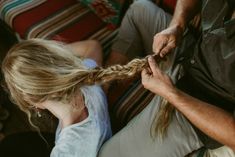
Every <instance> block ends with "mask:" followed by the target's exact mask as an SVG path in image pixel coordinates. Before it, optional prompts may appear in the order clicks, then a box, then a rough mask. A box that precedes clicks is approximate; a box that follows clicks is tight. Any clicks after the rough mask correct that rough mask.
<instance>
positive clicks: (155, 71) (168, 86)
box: [141, 56, 176, 98]
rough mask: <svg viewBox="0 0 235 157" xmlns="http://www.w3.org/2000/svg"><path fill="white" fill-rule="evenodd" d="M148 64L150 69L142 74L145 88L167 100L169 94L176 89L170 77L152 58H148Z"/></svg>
mask: <svg viewBox="0 0 235 157" xmlns="http://www.w3.org/2000/svg"><path fill="white" fill-rule="evenodd" d="M148 63H149V68H148V69H144V70H143V71H142V73H141V77H142V84H143V86H144V88H146V89H148V90H150V91H152V92H153V93H155V94H158V95H160V96H162V97H165V98H166V97H167V94H170V93H171V92H174V91H175V89H176V88H175V87H174V85H173V83H172V81H171V79H170V77H169V76H168V75H166V74H164V73H163V72H162V71H161V70H160V69H159V67H158V65H157V64H156V62H155V61H154V59H153V57H152V56H150V57H148Z"/></svg>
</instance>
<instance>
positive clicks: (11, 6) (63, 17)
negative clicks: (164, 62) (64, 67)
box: [0, 0, 153, 131]
mask: <svg viewBox="0 0 235 157" xmlns="http://www.w3.org/2000/svg"><path fill="white" fill-rule="evenodd" d="M0 18H1V19H2V20H3V21H5V23H7V24H8V25H9V26H10V27H11V28H12V30H14V31H15V32H17V33H18V34H19V36H20V38H22V39H30V38H43V39H54V40H59V41H63V42H67V43H70V42H74V41H80V40H85V39H96V40H98V41H100V42H101V44H102V46H103V49H104V52H105V54H107V53H108V52H109V51H110V47H111V44H112V43H113V41H114V40H115V36H116V34H117V31H118V30H117V29H110V28H108V27H107V24H106V23H104V22H103V21H102V20H101V19H100V18H99V17H98V16H97V15H95V14H94V13H93V12H92V11H91V10H90V9H89V8H88V7H86V6H83V5H82V4H81V3H80V2H79V1H77V0H0ZM127 89H128V90H127V91H124V92H119V95H117V96H116V98H115V102H114V101H113V100H109V102H112V104H110V113H111V118H112V121H113V126H114V127H113V128H115V131H117V130H119V129H120V128H121V127H123V126H124V125H125V124H126V123H127V122H128V121H129V120H130V119H131V118H133V117H134V116H135V115H136V114H137V113H139V112H140V111H141V110H142V109H143V108H144V107H145V106H146V105H147V104H148V103H149V102H150V101H151V99H152V97H153V94H150V93H149V92H148V91H146V90H144V88H143V87H142V85H141V83H140V82H139V81H137V82H134V83H132V84H131V85H130V87H128V88H127ZM120 93H121V95H120ZM117 97H118V98H117Z"/></svg>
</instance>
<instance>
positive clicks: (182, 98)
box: [142, 58, 235, 150]
mask: <svg viewBox="0 0 235 157" xmlns="http://www.w3.org/2000/svg"><path fill="white" fill-rule="evenodd" d="M149 65H150V69H151V71H148V70H144V71H143V72H142V84H143V85H144V87H145V88H147V89H149V90H151V91H152V92H154V93H156V94H158V95H160V96H162V97H164V98H165V99H167V100H168V101H169V102H170V103H171V104H172V105H174V106H175V107H176V108H177V109H178V110H179V111H180V112H181V113H183V114H184V116H186V117H187V118H188V120H189V121H190V122H191V123H192V124H194V125H195V126H196V127H197V128H199V129H200V130H201V131H203V132H204V133H205V134H207V135H208V136H210V137H212V138H214V139H215V140H217V141H219V142H220V143H223V144H224V145H227V146H229V147H230V148H232V149H233V150H235V118H234V117H233V115H231V114H229V113H228V112H226V111H224V110H222V109H220V108H218V107H216V106H213V105H211V104H208V103H205V102H203V101H200V100H198V99H196V98H193V97H191V96H190V95H187V94H186V93H183V92H182V91H180V90H178V89H177V88H176V87H175V86H174V85H173V84H172V82H171V79H170V78H169V77H168V76H167V75H166V74H164V73H163V72H162V71H161V70H160V69H159V68H158V66H157V65H156V63H155V61H154V60H153V59H152V58H150V59H149Z"/></svg>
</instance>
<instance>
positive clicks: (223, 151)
mask: <svg viewBox="0 0 235 157" xmlns="http://www.w3.org/2000/svg"><path fill="white" fill-rule="evenodd" d="M203 157H235V151H233V150H232V149H230V148H229V147H227V146H223V147H220V148H217V149H213V150H210V149H209V150H207V151H206V153H205V154H204V156H203Z"/></svg>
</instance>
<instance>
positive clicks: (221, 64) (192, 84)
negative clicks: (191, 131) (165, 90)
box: [176, 0, 235, 148]
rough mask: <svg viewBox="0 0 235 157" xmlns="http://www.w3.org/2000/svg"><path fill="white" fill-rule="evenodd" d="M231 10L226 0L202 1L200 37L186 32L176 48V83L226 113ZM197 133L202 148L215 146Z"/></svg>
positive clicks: (232, 98) (234, 99)
mask: <svg viewBox="0 0 235 157" xmlns="http://www.w3.org/2000/svg"><path fill="white" fill-rule="evenodd" d="M233 11H234V9H232V7H231V6H229V5H228V3H227V1H226V0H204V1H203V3H202V11H201V17H202V20H201V34H199V35H198V34H197V35H198V38H196V37H193V36H195V34H194V35H190V34H192V33H187V35H186V37H185V40H184V41H183V42H182V45H181V46H180V47H179V51H180V53H179V54H181V55H182V54H183V58H184V60H183V67H184V69H185V76H184V77H183V78H181V79H180V80H179V81H178V82H177V84H176V85H177V86H178V88H180V89H182V90H184V91H185V92H187V93H188V94H190V95H192V96H194V97H197V98H199V99H201V100H203V101H206V102H208V103H210V104H212V105H216V106H218V107H220V108H222V109H224V110H226V111H228V112H230V113H233V112H234V109H235V19H231V16H230V15H231V12H233ZM194 33H195V32H194ZM179 58H181V57H179ZM180 60H181V59H180ZM215 116H216V115H215ZM197 131H198V130H197ZM198 134H199V136H200V137H201V140H202V141H203V142H204V144H205V145H206V147H208V148H215V147H217V146H219V145H217V144H218V143H216V142H215V141H213V140H212V139H211V138H209V137H207V136H206V135H205V134H203V133H202V132H200V131H198Z"/></svg>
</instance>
